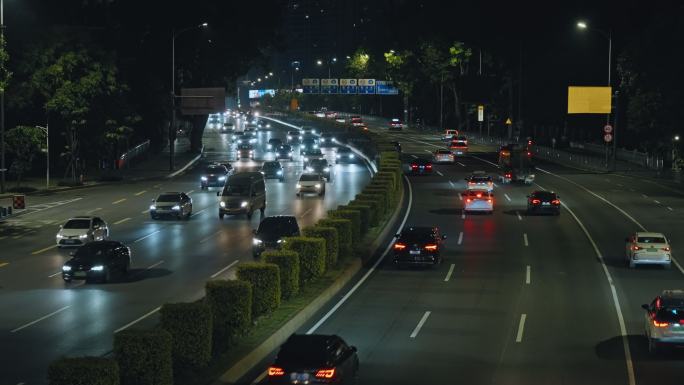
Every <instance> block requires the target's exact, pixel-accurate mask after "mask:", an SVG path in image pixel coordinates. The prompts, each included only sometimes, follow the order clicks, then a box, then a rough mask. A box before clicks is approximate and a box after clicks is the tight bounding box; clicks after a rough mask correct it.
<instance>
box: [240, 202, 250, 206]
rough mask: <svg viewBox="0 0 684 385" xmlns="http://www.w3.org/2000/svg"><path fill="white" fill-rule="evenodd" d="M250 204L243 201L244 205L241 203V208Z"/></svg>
mask: <svg viewBox="0 0 684 385" xmlns="http://www.w3.org/2000/svg"><path fill="white" fill-rule="evenodd" d="M248 204H249V202H247V201H242V203H240V207H247V205H248Z"/></svg>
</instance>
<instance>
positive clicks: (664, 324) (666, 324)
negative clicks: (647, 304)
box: [653, 320, 670, 328]
mask: <svg viewBox="0 0 684 385" xmlns="http://www.w3.org/2000/svg"><path fill="white" fill-rule="evenodd" d="M669 325H670V324H669V323H667V322H658V321H657V320H653V326H655V327H657V328H666V327H668V326H669Z"/></svg>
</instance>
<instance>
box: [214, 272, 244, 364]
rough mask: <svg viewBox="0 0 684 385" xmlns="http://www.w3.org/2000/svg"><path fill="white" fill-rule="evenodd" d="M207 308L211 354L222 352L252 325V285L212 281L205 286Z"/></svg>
mask: <svg viewBox="0 0 684 385" xmlns="http://www.w3.org/2000/svg"><path fill="white" fill-rule="evenodd" d="M205 293H206V297H205V301H206V303H207V305H209V308H210V309H211V315H212V327H213V331H212V333H213V334H212V342H213V349H214V352H223V351H225V350H226V349H227V348H228V347H229V346H230V344H231V343H232V342H233V341H234V339H235V338H236V337H238V336H241V335H243V334H245V333H246V332H247V330H248V329H249V327H250V326H251V324H252V296H253V293H252V285H251V283H249V282H245V281H241V280H224V279H221V280H212V281H208V282H207V283H206V285H205Z"/></svg>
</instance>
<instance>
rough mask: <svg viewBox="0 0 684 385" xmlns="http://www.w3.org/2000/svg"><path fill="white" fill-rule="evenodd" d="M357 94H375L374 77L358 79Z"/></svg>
mask: <svg viewBox="0 0 684 385" xmlns="http://www.w3.org/2000/svg"><path fill="white" fill-rule="evenodd" d="M358 92H359V94H375V79H359V87H358Z"/></svg>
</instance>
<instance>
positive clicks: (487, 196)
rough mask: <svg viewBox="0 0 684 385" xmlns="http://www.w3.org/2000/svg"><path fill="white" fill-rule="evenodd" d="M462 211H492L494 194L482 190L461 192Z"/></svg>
mask: <svg viewBox="0 0 684 385" xmlns="http://www.w3.org/2000/svg"><path fill="white" fill-rule="evenodd" d="M463 211H464V212H473V211H482V212H486V213H490V214H491V213H493V212H494V194H492V193H491V191H484V190H466V191H465V192H464V193H463Z"/></svg>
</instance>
